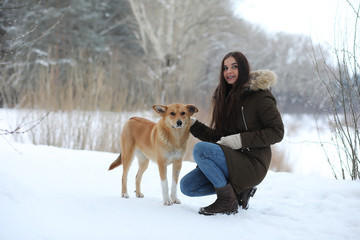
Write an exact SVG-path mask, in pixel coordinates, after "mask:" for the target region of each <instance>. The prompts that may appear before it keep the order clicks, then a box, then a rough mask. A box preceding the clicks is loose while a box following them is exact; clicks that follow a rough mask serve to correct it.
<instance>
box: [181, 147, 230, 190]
mask: <svg viewBox="0 0 360 240" xmlns="http://www.w3.org/2000/svg"><path fill="white" fill-rule="evenodd" d="M193 156H194V160H195V162H196V163H197V165H198V167H197V168H195V169H194V170H192V171H191V172H189V173H188V174H186V175H185V176H184V177H183V178H182V179H181V181H180V189H181V192H182V193H183V194H185V195H187V196H190V197H196V196H206V195H211V194H215V188H221V187H225V186H226V185H227V184H228V182H229V180H228V179H229V171H228V168H227V164H226V159H225V155H224V152H223V151H222V149H221V147H220V146H219V145H217V144H214V143H208V142H199V143H197V144H196V145H195V146H194V151H193Z"/></svg>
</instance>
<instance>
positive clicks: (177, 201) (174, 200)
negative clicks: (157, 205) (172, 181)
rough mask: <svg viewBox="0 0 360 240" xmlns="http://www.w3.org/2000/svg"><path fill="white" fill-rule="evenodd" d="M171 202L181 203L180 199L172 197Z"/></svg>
mask: <svg viewBox="0 0 360 240" xmlns="http://www.w3.org/2000/svg"><path fill="white" fill-rule="evenodd" d="M172 202H173V203H175V204H181V201H180V200H179V199H178V198H176V199H173V200H172Z"/></svg>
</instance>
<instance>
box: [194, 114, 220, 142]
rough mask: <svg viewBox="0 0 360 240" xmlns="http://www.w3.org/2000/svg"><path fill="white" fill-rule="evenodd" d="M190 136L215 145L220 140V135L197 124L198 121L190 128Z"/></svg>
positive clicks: (203, 125) (201, 124)
mask: <svg viewBox="0 0 360 240" xmlns="http://www.w3.org/2000/svg"><path fill="white" fill-rule="evenodd" d="M190 132H191V134H192V135H193V136H194V137H196V138H198V139H200V140H201V141H205V142H212V143H215V142H217V141H218V140H219V139H220V137H221V136H220V135H219V134H217V133H216V131H215V130H214V129H212V128H210V127H208V126H206V125H205V124H203V123H201V122H199V121H198V120H196V121H195V123H194V124H193V125H192V126H191V128H190Z"/></svg>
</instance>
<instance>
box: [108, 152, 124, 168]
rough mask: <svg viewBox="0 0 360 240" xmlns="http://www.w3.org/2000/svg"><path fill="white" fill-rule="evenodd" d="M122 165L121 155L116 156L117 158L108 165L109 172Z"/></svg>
mask: <svg viewBox="0 0 360 240" xmlns="http://www.w3.org/2000/svg"><path fill="white" fill-rule="evenodd" d="M121 163H122V160H121V154H120V155H119V156H118V158H117V159H116V160H115V161H114V162H113V163H112V164H111V165H110V167H109V171H110V170H113V169H114V168H116V167H118V166H120V165H121Z"/></svg>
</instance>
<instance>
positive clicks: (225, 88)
mask: <svg viewBox="0 0 360 240" xmlns="http://www.w3.org/2000/svg"><path fill="white" fill-rule="evenodd" d="M229 57H233V58H234V59H235V61H236V63H237V65H238V70H239V75H238V79H237V80H236V82H235V83H234V84H232V85H231V84H228V83H227V82H226V81H225V78H224V61H225V59H227V58H229ZM249 73H250V65H249V62H248V60H247V59H246V57H245V56H244V54H242V53H241V52H229V53H228V54H226V55H225V56H224V58H223V60H222V62H221V68H220V76H219V85H218V86H217V87H216V89H215V91H214V94H213V98H212V105H213V114H212V120H211V126H212V127H213V128H214V129H215V130H216V131H217V132H218V133H219V134H225V131H226V130H227V129H228V128H231V127H232V126H234V124H235V122H234V121H235V119H234V116H233V114H232V113H233V107H234V104H235V101H237V100H238V99H239V98H240V94H241V89H242V88H243V86H244V84H245V83H247V82H248V80H249ZM229 130H230V129H229Z"/></svg>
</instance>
